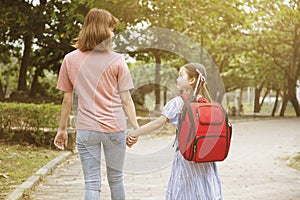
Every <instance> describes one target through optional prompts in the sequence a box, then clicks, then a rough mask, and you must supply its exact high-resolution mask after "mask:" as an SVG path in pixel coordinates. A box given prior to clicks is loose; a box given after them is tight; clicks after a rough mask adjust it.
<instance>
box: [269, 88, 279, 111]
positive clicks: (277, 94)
mask: <svg viewBox="0 0 300 200" xmlns="http://www.w3.org/2000/svg"><path fill="white" fill-rule="evenodd" d="M279 92H280V90H279V89H278V90H276V99H275V103H274V107H273V110H272V114H271V116H272V117H274V116H275V113H276V109H277V105H278V98H279Z"/></svg>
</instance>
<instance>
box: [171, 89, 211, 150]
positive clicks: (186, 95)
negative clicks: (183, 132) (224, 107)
mask: <svg viewBox="0 0 300 200" xmlns="http://www.w3.org/2000/svg"><path fill="white" fill-rule="evenodd" d="M180 97H181V98H182V99H183V101H184V106H183V108H182V112H181V114H180V116H179V118H178V123H177V125H178V129H176V137H175V140H174V143H173V145H172V147H174V145H175V143H176V140H177V139H178V136H179V131H180V129H181V122H182V113H183V112H184V113H185V112H186V111H187V112H188V115H189V118H190V119H191V123H192V124H191V127H192V129H194V128H195V123H194V119H193V113H192V109H191V107H190V105H188V103H189V102H188V98H189V95H188V94H182V95H180ZM202 101H203V103H204V102H208V101H207V100H206V99H205V98H202ZM183 117H185V115H184V116H183ZM191 131H195V130H191ZM189 136H190V134H189ZM178 150H179V147H178V146H177V148H176V151H178Z"/></svg>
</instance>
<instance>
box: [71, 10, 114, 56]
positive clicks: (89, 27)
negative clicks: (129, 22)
mask: <svg viewBox="0 0 300 200" xmlns="http://www.w3.org/2000/svg"><path fill="white" fill-rule="evenodd" d="M118 24H119V20H118V19H117V18H116V17H114V16H113V15H112V14H111V13H110V12H108V11H106V10H102V9H97V8H93V9H91V10H90V11H89V12H88V14H87V15H86V17H85V19H84V22H83V26H82V29H81V31H80V33H79V36H78V38H76V39H75V45H74V47H75V48H77V49H79V50H81V51H83V52H85V51H91V50H94V49H95V50H100V51H103V50H108V49H111V37H112V29H113V28H114V27H115V26H117V25H118Z"/></svg>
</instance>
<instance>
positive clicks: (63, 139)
mask: <svg viewBox="0 0 300 200" xmlns="http://www.w3.org/2000/svg"><path fill="white" fill-rule="evenodd" d="M67 144H68V133H67V131H61V130H58V131H57V133H56V136H55V139H54V145H55V146H56V147H57V148H59V149H60V150H65V147H66V146H67Z"/></svg>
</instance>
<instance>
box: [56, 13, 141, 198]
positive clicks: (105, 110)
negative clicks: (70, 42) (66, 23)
mask: <svg viewBox="0 0 300 200" xmlns="http://www.w3.org/2000/svg"><path fill="white" fill-rule="evenodd" d="M118 23H119V20H118V19H117V18H115V17H114V16H113V15H112V14H111V13H109V12H108V11H106V10H101V9H97V8H94V9H91V10H90V11H89V12H88V14H87V16H86V17H85V20H84V23H83V26H82V29H81V31H80V33H79V37H78V38H77V40H76V43H75V48H76V50H74V51H72V52H70V53H68V54H67V55H66V56H65V58H64V60H63V63H62V66H61V69H60V73H59V78H58V84H57V88H58V89H60V90H62V91H63V92H64V98H63V102H62V110H61V118H60V122H59V127H58V131H57V134H56V137H55V139H54V144H55V146H57V147H58V148H59V149H62V150H63V149H64V148H65V144H66V142H67V132H66V126H67V120H68V115H69V113H70V108H71V105H72V97H73V90H76V92H77V94H78V116H77V121H76V144H77V147H78V152H79V154H80V159H81V164H82V169H83V175H84V181H85V199H86V200H98V199H100V189H101V171H100V167H101V162H100V161H101V157H100V156H101V151H102V149H103V152H104V155H105V161H106V168H107V178H108V183H109V186H110V191H111V199H113V200H117V199H118V200H125V190H124V184H123V166H124V159H125V148H126V133H125V130H126V129H127V127H126V117H125V115H126V116H127V118H128V120H129V122H130V123H131V125H132V126H133V127H134V128H137V127H138V123H137V120H136V115H135V108H134V104H133V101H132V99H131V95H130V92H129V90H130V89H132V88H133V82H132V80H131V76H130V73H129V69H128V66H127V65H126V63H125V59H124V57H123V56H122V55H120V54H118V53H116V52H113V51H112V50H111V41H112V37H113V35H114V34H113V28H114V27H115V26H116V25H118ZM102 147H103V148H102Z"/></svg>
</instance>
